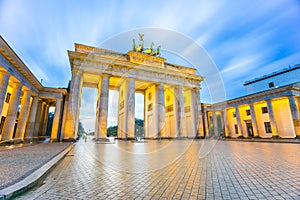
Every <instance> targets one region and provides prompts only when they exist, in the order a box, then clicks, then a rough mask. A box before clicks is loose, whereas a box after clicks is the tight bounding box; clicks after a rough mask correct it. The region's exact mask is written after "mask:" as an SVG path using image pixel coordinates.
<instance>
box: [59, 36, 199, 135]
mask: <svg viewBox="0 0 300 200" xmlns="http://www.w3.org/2000/svg"><path fill="white" fill-rule="evenodd" d="M141 38H142V37H141ZM159 48H160V47H158V48H157V49H156V50H155V49H153V45H152V44H151V46H150V48H148V49H145V50H144V49H143V41H142V39H141V44H139V45H138V46H136V45H135V41H134V47H133V50H132V51H129V52H128V53H126V54H123V53H118V52H114V51H110V50H106V49H101V48H95V47H90V46H86V45H81V44H75V51H68V55H69V60H70V66H71V71H72V80H71V85H70V92H69V96H68V98H67V102H66V103H65V107H66V109H65V113H64V115H65V120H64V123H63V125H64V127H63V130H64V138H65V139H67V138H75V137H76V136H77V131H78V130H77V129H78V122H79V114H80V105H81V98H82V88H83V87H91V88H97V89H98V95H97V107H96V116H95V139H96V140H101V139H105V138H106V137H107V118H108V100H109V98H108V96H109V90H118V91H119V100H118V138H120V139H134V138H135V93H136V92H138V93H142V94H144V130H145V132H144V136H145V138H153V139H155V138H181V137H189V138H195V137H203V136H204V133H203V124H202V116H201V104H200V82H201V81H202V80H203V79H204V78H203V77H201V76H199V75H196V74H195V73H196V69H194V68H189V67H185V66H180V65H175V64H170V63H167V62H166V59H164V58H162V57H159V56H158V54H159Z"/></svg>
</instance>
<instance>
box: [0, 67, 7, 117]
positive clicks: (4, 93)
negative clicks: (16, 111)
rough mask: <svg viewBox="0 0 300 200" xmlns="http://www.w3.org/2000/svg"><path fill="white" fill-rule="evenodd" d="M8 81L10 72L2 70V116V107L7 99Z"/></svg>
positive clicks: (0, 95)
mask: <svg viewBox="0 0 300 200" xmlns="http://www.w3.org/2000/svg"><path fill="white" fill-rule="evenodd" d="M8 81H9V73H7V72H3V71H0V117H1V114H2V108H3V104H4V101H5V96H6V91H7V86H8Z"/></svg>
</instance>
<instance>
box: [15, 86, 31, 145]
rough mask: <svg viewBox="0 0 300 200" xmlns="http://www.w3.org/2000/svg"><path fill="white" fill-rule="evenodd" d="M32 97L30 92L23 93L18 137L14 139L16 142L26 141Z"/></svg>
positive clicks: (17, 131)
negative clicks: (25, 135)
mask: <svg viewBox="0 0 300 200" xmlns="http://www.w3.org/2000/svg"><path fill="white" fill-rule="evenodd" d="M30 97H31V94H30V92H29V91H27V90H26V91H24V92H23V97H22V101H21V110H20V115H19V120H18V127H17V130H16V136H15V138H14V139H15V140H24V134H25V128H26V124H27V120H28V115H29V106H30Z"/></svg>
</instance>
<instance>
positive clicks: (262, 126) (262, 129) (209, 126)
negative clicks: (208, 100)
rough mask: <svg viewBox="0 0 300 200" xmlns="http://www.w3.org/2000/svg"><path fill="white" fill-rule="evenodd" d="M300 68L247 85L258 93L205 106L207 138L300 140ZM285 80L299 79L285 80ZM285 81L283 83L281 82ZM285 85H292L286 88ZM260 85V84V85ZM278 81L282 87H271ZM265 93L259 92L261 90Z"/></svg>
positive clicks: (295, 67)
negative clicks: (297, 138) (210, 136)
mask: <svg viewBox="0 0 300 200" xmlns="http://www.w3.org/2000/svg"><path fill="white" fill-rule="evenodd" d="M299 69H300V65H295V66H294V67H290V68H288V69H285V70H281V71H280V72H278V73H277V72H274V73H272V74H271V75H266V76H263V77H261V78H257V79H254V80H252V81H247V82H246V83H245V85H247V87H249V88H252V89H251V90H254V88H255V87H254V86H251V82H253V83H254V85H255V86H257V87H258V88H257V89H258V90H259V92H257V93H253V94H249V95H247V96H243V97H239V98H236V99H232V100H228V101H226V102H221V103H217V104H213V105H208V104H203V105H202V106H203V112H204V114H203V116H205V117H204V122H205V125H204V126H205V134H206V136H209V135H214V136H220V135H223V136H225V137H231V138H238V137H243V138H252V137H257V138H274V137H275V138H295V137H300V113H299V111H300V82H296V83H294V82H295V81H299V77H300V70H299ZM286 77H298V78H297V79H293V80H291V79H286ZM281 79H282V80H281ZM284 81H286V83H291V81H292V82H293V84H289V85H286V84H284ZM260 82H261V83H260ZM272 82H276V83H278V84H280V85H281V86H278V84H276V85H277V87H274V86H272V87H270V88H269V87H268V83H272ZM263 87H264V88H265V89H266V90H264V91H260V90H261V88H263Z"/></svg>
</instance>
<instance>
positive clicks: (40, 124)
mask: <svg viewBox="0 0 300 200" xmlns="http://www.w3.org/2000/svg"><path fill="white" fill-rule="evenodd" d="M45 112H46V102H42V109H41V113H40V120H39V122H40V123H39V127H38V131H37V132H38V136H43V125H44V119H45Z"/></svg>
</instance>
